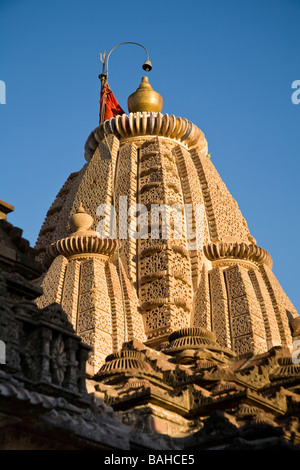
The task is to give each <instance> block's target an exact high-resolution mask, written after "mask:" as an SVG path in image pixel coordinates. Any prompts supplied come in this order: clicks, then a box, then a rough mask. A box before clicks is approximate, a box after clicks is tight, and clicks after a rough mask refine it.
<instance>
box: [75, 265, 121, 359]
mask: <svg viewBox="0 0 300 470" xmlns="http://www.w3.org/2000/svg"><path fill="white" fill-rule="evenodd" d="M77 333H78V334H79V335H80V336H81V337H82V338H84V341H85V342H87V344H88V345H89V346H92V347H93V352H92V354H91V356H90V358H89V362H90V364H91V365H93V366H94V367H96V368H97V367H98V366H99V367H100V365H101V364H102V362H103V360H104V358H105V357H106V356H107V355H108V354H110V353H111V351H112V312H111V306H110V298H109V292H108V288H107V280H106V273H105V263H104V261H103V260H102V259H99V258H97V257H93V258H91V259H87V260H85V261H83V262H82V263H81V273H80V294H79V299H78V317H77Z"/></svg>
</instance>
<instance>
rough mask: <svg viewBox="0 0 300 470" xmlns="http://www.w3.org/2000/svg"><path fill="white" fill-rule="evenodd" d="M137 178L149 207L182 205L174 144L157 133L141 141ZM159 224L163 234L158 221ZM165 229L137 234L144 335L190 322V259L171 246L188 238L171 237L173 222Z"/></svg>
mask: <svg viewBox="0 0 300 470" xmlns="http://www.w3.org/2000/svg"><path fill="white" fill-rule="evenodd" d="M138 181H139V188H138V189H139V202H140V203H142V204H145V205H146V206H147V207H149V205H151V204H159V203H161V204H169V205H172V204H180V206H181V207H182V205H183V194H182V190H181V182H180V178H179V175H178V169H177V166H176V160H175V157H174V155H173V154H172V145H170V144H167V143H166V142H165V141H163V140H161V139H159V138H157V139H154V140H152V141H150V142H147V143H145V144H143V145H142V146H141V148H140V152H139V175H138ZM171 220H172V218H171ZM150 223H151V217H149V224H150ZM158 228H160V237H161V234H162V232H161V229H162V227H161V225H160V227H158ZM168 235H169V239H168V240H161V239H157V240H155V239H151V238H150V237H149V238H148V239H147V240H142V239H139V240H138V249H139V282H140V287H139V298H140V304H141V307H142V311H143V315H144V318H145V328H146V333H147V335H148V338H151V337H155V336H157V335H160V334H164V333H166V332H168V331H172V330H173V329H174V328H176V327H177V326H178V327H179V328H181V327H183V326H188V325H189V322H190V311H189V309H190V307H189V305H190V304H191V300H192V286H191V273H190V262H189V259H188V258H187V256H186V255H185V253H184V252H183V250H182V251H176V250H174V249H173V246H174V245H177V246H182V248H185V245H186V239H185V236H184V232H183V237H182V239H180V240H177V239H175V237H174V226H173V225H172V224H171V226H170V232H169V234H168ZM156 247H158V250H159V251H156ZM145 251H146V252H145ZM178 268H179V269H178ZM176 325H177V326H176Z"/></svg>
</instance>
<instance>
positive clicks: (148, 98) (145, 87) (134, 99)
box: [128, 77, 163, 113]
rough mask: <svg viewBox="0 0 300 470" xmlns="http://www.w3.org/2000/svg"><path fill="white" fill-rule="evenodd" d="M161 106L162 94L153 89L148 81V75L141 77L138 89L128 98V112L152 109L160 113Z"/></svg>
mask: <svg viewBox="0 0 300 470" xmlns="http://www.w3.org/2000/svg"><path fill="white" fill-rule="evenodd" d="M162 107H163V98H162V96H161V95H160V94H159V93H157V91H154V90H153V88H152V86H151V85H150V83H149V81H148V77H143V78H142V81H141V84H140V86H139V87H138V89H137V90H136V91H135V92H134V93H132V95H130V96H129V98H128V110H129V112H130V113H137V112H138V111H141V112H142V111H153V112H154V113H160V112H161V111H162Z"/></svg>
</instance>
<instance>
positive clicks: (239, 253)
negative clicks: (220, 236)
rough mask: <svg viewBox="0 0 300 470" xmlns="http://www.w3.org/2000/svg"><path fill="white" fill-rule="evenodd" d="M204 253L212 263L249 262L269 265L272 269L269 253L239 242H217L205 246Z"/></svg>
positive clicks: (255, 246)
mask: <svg viewBox="0 0 300 470" xmlns="http://www.w3.org/2000/svg"><path fill="white" fill-rule="evenodd" d="M203 252H204V254H205V256H206V258H207V259H209V260H210V261H216V260H231V259H233V260H235V259H238V260H239V259H241V260H249V261H252V262H253V263H255V264H258V265H259V264H263V263H265V264H267V265H268V266H269V267H270V268H272V258H271V256H270V255H269V253H268V252H267V251H266V250H264V249H263V248H260V247H259V246H257V245H253V244H246V243H238V242H231V243H226V242H215V243H210V244H207V245H204V246H203Z"/></svg>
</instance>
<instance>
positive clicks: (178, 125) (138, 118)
mask: <svg viewBox="0 0 300 470" xmlns="http://www.w3.org/2000/svg"><path fill="white" fill-rule="evenodd" d="M110 134H113V135H115V136H116V137H117V138H118V139H120V143H121V144H122V143H123V142H125V141H127V139H130V140H132V139H142V138H146V137H147V138H149V137H150V138H151V136H153V137H155V136H159V137H164V138H167V139H171V140H173V141H174V140H175V141H177V142H178V143H180V144H182V145H184V146H185V147H186V148H188V149H191V148H194V149H196V150H199V151H200V152H201V153H202V154H203V155H206V154H207V141H206V139H205V137H204V134H203V132H202V131H201V130H200V129H199V128H198V127H197V126H195V125H194V124H193V123H192V122H191V121H188V120H187V119H185V118H180V117H175V116H174V115H170V116H169V115H168V114H161V113H153V112H138V113H130V114H129V115H127V114H123V115H122V116H117V117H115V118H111V119H109V120H107V121H105V122H104V123H103V124H101V125H100V126H99V127H96V129H94V130H93V132H91V134H90V135H89V137H88V139H87V141H86V144H85V159H86V160H87V161H88V162H89V161H90V159H91V158H92V156H93V154H94V152H95V150H96V148H97V147H98V145H99V143H100V142H101V141H102V140H103V139H104V136H105V135H110Z"/></svg>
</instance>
